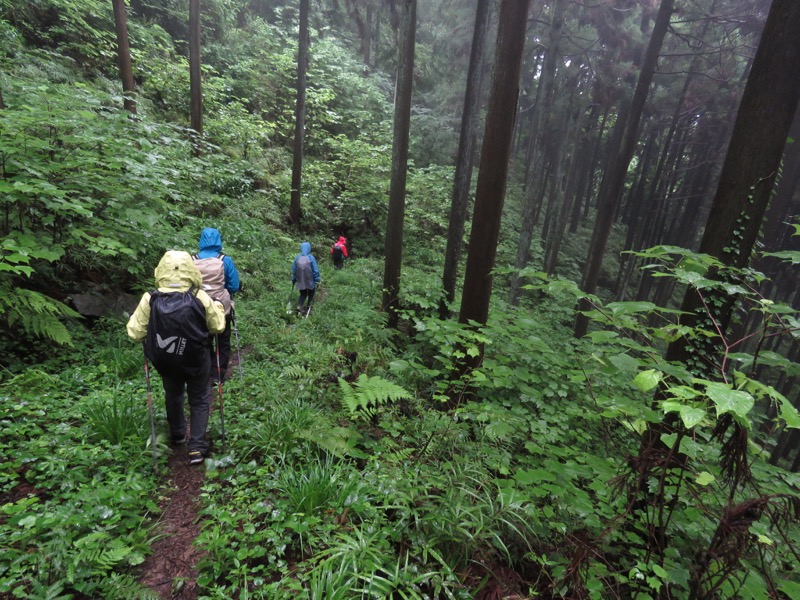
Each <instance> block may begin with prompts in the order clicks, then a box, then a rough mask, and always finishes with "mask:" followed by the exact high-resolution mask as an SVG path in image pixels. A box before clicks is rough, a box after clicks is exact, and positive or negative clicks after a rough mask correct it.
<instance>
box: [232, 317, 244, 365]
mask: <svg viewBox="0 0 800 600" xmlns="http://www.w3.org/2000/svg"><path fill="white" fill-rule="evenodd" d="M231 325H232V326H233V335H234V337H235V338H236V360H237V362H238V366H239V379H244V371H242V353H241V352H240V351H239V327H238V326H237V325H236V311H235V310H234V309H233V307H231Z"/></svg>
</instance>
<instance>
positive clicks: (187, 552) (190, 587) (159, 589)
mask: <svg viewBox="0 0 800 600" xmlns="http://www.w3.org/2000/svg"><path fill="white" fill-rule="evenodd" d="M169 471H170V474H171V480H170V484H169V487H168V488H167V489H166V490H165V491H166V495H165V496H164V497H162V498H161V501H160V502H159V506H160V508H161V510H162V513H161V518H160V519H159V522H158V524H157V525H156V529H155V533H156V534H157V535H158V536H159V538H158V539H157V540H156V541H155V543H154V544H153V553H152V554H151V555H150V556H148V557H147V559H146V560H145V561H144V563H143V564H142V574H141V576H140V577H139V583H141V584H142V585H144V586H146V587H148V588H150V589H152V590H153V591H154V592H155V593H157V594H158V596H159V597H160V598H178V599H180V600H194V598H197V568H196V567H197V563H198V561H199V560H200V559H201V558H202V556H203V553H202V552H201V551H200V550H198V549H197V548H196V547H195V546H194V540H195V538H197V535H198V534H199V533H200V526H199V524H198V522H197V521H198V514H197V510H198V507H197V500H198V498H199V496H200V488H201V486H202V485H203V479H204V477H205V470H204V468H203V467H202V466H192V465H189V464H188V456H187V451H186V447H185V446H181V447H180V448H176V449H175V450H174V452H173V453H172V454H171V455H170V457H169Z"/></svg>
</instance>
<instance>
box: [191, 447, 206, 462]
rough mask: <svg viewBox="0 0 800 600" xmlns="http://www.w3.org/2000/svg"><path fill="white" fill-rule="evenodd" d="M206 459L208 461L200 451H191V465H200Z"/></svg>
mask: <svg viewBox="0 0 800 600" xmlns="http://www.w3.org/2000/svg"><path fill="white" fill-rule="evenodd" d="M205 459H206V457H205V456H203V453H202V452H200V451H199V450H190V451H189V464H190V465H199V464H200V463H201V462H203V461H204V460H205Z"/></svg>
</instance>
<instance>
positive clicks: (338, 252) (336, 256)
mask: <svg viewBox="0 0 800 600" xmlns="http://www.w3.org/2000/svg"><path fill="white" fill-rule="evenodd" d="M342 256H344V253H343V252H342V245H341V244H338V243H337V244H334V245H333V260H335V261H336V262H339V261H340V260H342Z"/></svg>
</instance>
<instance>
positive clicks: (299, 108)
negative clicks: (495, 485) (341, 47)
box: [289, 0, 309, 225]
mask: <svg viewBox="0 0 800 600" xmlns="http://www.w3.org/2000/svg"><path fill="white" fill-rule="evenodd" d="M308 3H309V0H300V32H299V36H298V45H297V103H296V105H295V113H294V116H295V120H294V155H293V160H292V196H291V202H290V204H289V222H290V223H292V224H293V225H298V224H299V223H300V218H301V216H300V187H301V185H302V177H303V139H304V137H305V136H304V134H305V129H306V71H307V69H308Z"/></svg>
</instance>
